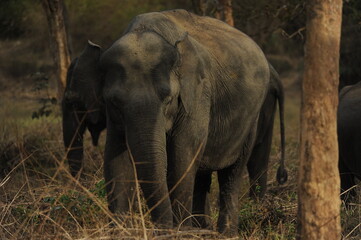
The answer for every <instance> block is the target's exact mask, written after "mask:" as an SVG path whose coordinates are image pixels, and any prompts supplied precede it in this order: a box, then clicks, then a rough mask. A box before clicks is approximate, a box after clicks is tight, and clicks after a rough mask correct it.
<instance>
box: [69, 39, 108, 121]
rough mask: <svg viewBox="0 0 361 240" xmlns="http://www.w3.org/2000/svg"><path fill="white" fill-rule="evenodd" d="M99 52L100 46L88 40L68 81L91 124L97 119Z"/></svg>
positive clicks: (99, 85) (100, 52)
mask: <svg viewBox="0 0 361 240" xmlns="http://www.w3.org/2000/svg"><path fill="white" fill-rule="evenodd" d="M101 54H102V49H101V47H100V46H99V45H96V44H94V43H92V42H91V41H88V44H87V46H86V47H85V49H84V51H83V52H82V53H81V55H80V56H79V58H78V61H77V64H76V66H75V67H74V70H73V74H72V79H71V83H70V89H71V90H72V92H75V93H76V95H79V99H80V101H81V103H82V104H83V105H84V107H85V110H86V111H87V119H88V120H90V122H92V123H93V124H95V123H96V122H97V121H98V119H99V110H100V109H99V108H100V99H101V73H100V70H99V64H98V63H99V59H100V56H101Z"/></svg>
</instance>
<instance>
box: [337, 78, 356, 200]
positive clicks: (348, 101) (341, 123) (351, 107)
mask: <svg viewBox="0 0 361 240" xmlns="http://www.w3.org/2000/svg"><path fill="white" fill-rule="evenodd" d="M360 106H361V82H359V83H357V84H355V85H352V86H346V87H344V88H343V89H342V90H341V92H340V98H339V106H338V113H337V132H338V144H339V171H340V178H341V193H343V192H345V191H347V192H346V193H344V194H342V195H341V197H342V199H343V200H347V202H349V201H348V200H350V198H352V197H355V195H356V191H355V189H351V190H349V189H350V188H351V187H353V186H354V185H356V183H355V178H358V179H359V180H360V179H361V162H360V159H361V151H360V146H361V135H360V122H361V109H360Z"/></svg>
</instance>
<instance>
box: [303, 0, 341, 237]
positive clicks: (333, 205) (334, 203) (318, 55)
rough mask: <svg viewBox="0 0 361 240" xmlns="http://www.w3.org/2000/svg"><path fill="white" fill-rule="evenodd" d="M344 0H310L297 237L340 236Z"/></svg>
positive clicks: (304, 80) (307, 25) (304, 78)
mask: <svg viewBox="0 0 361 240" xmlns="http://www.w3.org/2000/svg"><path fill="white" fill-rule="evenodd" d="M341 13H342V0H334V1H330V0H309V1H308V9H307V24H306V29H307V33H306V34H307V37H306V44H305V70H304V77H303V84H302V89H303V94H302V107H301V146H300V157H301V159H300V168H299V178H298V229H297V230H298V235H297V239H305V240H306V239H307V240H312V239H317V240H321V239H327V240H331V239H341V226H340V196H339V193H340V179H339V174H338V144H337V132H336V113H337V104H338V82H339V47H340V30H341V18H342V15H341Z"/></svg>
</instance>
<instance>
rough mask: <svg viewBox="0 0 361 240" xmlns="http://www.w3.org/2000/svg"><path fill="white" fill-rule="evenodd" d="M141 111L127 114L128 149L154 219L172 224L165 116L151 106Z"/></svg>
mask: <svg viewBox="0 0 361 240" xmlns="http://www.w3.org/2000/svg"><path fill="white" fill-rule="evenodd" d="M147 111H148V113H147ZM137 112H138V114H137V113H133V114H126V115H127V119H126V120H125V122H126V124H125V125H126V139H127V144H128V150H129V152H130V154H131V156H132V160H133V161H134V164H135V168H136V173H137V179H138V181H139V183H140V186H141V189H142V191H143V193H144V196H145V198H146V201H147V205H148V207H149V210H150V211H151V216H152V219H153V221H154V222H156V223H157V224H158V225H160V226H162V227H172V225H173V216H172V210H171V203H170V198H169V193H168V186H167V176H166V174H167V173H166V169H167V152H166V133H165V127H164V119H163V118H162V116H161V114H160V113H159V112H158V114H157V113H151V112H150V111H149V109H146V110H144V109H143V110H142V111H139V109H138V110H137ZM139 113H142V114H141V115H139ZM129 116H131V117H129ZM140 118H141V119H140ZM145 119H146V120H145Z"/></svg>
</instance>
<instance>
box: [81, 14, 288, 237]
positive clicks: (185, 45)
mask: <svg viewBox="0 0 361 240" xmlns="http://www.w3.org/2000/svg"><path fill="white" fill-rule="evenodd" d="M94 61H99V58H94ZM100 66H101V71H100V73H97V74H93V75H94V76H103V77H102V82H103V85H102V87H103V96H104V99H105V103H106V108H107V129H108V131H107V140H106V149H105V163H104V173H105V179H106V182H107V183H108V184H107V192H108V202H109V208H110V210H111V211H112V212H114V213H125V212H127V211H129V210H130V206H132V204H130V203H131V202H132V198H133V194H134V193H133V190H134V178H135V176H134V174H133V173H134V172H136V174H137V179H138V180H139V183H140V186H141V188H142V191H143V193H144V196H145V198H146V199H147V204H148V207H149V209H150V210H151V216H152V219H153V221H154V222H155V223H156V224H158V225H159V226H162V227H166V228H168V227H169V228H170V227H173V226H174V225H177V224H179V223H180V222H182V220H184V219H186V218H187V217H188V216H189V215H190V214H191V213H192V212H193V213H205V212H206V210H207V209H206V208H205V205H206V204H205V203H206V196H207V190H208V189H209V185H210V180H211V173H212V172H213V171H217V173H218V181H219V186H220V214H219V219H218V229H219V231H221V232H227V233H229V234H236V232H237V226H238V214H237V212H238V207H237V206H238V198H239V189H240V182H241V181H242V175H241V173H242V170H243V168H244V167H245V165H246V163H247V161H248V159H249V157H250V155H251V151H252V149H253V145H254V141H255V139H256V136H257V131H258V130H257V126H258V125H257V124H258V122H257V121H258V116H259V113H260V111H261V106H262V104H263V103H264V100H265V98H266V95H267V91H268V89H269V87H270V68H269V66H268V63H267V60H266V59H265V56H264V54H263V53H262V51H261V50H260V49H259V47H258V46H257V45H256V44H255V43H254V42H253V41H252V40H251V39H250V38H249V37H247V36H246V35H244V34H243V33H241V32H239V31H238V30H236V29H234V28H232V27H230V26H228V25H226V24H224V23H222V22H220V21H218V20H215V19H211V18H206V17H198V16H195V15H193V14H190V13H188V12H186V11H183V10H177V11H167V12H161V13H149V14H143V15H139V16H137V17H136V18H135V19H134V20H133V21H132V23H131V24H130V25H129V27H128V29H127V30H126V31H125V33H124V35H123V36H122V37H121V38H120V39H119V40H118V41H116V42H115V43H114V44H113V45H112V46H111V47H110V48H109V49H108V50H107V51H105V52H104V54H102V56H101V58H100ZM92 69H96V68H92ZM89 77H90V76H89ZM88 81H95V82H97V84H98V83H99V82H101V81H99V79H98V78H97V77H93V78H89V79H88ZM96 96H99V95H96ZM129 153H130V154H129ZM130 155H131V156H132V158H130V157H129V156H130ZM133 160H134V162H133ZM133 166H135V169H136V171H135V170H134V168H133ZM281 172H282V171H281ZM280 178H284V176H281V177H280ZM192 206H193V209H192ZM198 219H200V221H201V222H206V221H205V220H204V219H205V218H204V219H203V220H202V218H201V217H200V218H198ZM183 224H185V225H188V224H190V221H189V219H188V221H185V222H184V223H183Z"/></svg>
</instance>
